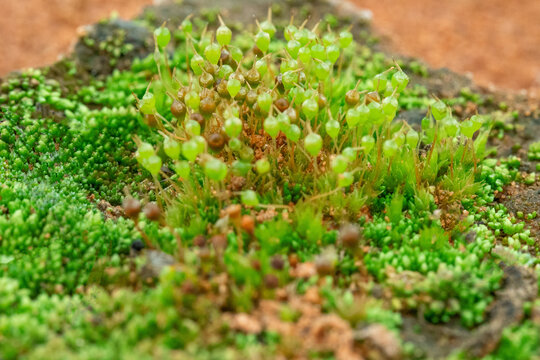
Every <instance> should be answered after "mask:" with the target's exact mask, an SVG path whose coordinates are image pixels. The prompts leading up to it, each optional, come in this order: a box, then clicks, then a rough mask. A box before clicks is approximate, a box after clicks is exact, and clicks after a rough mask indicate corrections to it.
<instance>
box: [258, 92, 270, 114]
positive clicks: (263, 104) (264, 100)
mask: <svg viewBox="0 0 540 360" xmlns="http://www.w3.org/2000/svg"><path fill="white" fill-rule="evenodd" d="M257 104H258V105H259V108H260V109H261V111H262V112H264V113H269V112H270V107H271V106H272V95H270V94H269V93H262V94H259V96H258V97H257Z"/></svg>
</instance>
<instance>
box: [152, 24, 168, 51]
mask: <svg viewBox="0 0 540 360" xmlns="http://www.w3.org/2000/svg"><path fill="white" fill-rule="evenodd" d="M154 36H155V38H156V42H157V44H158V46H159V47H160V48H162V49H163V48H164V47H166V46H167V45H168V44H169V41H171V32H170V31H169V29H168V28H166V27H165V26H162V27H159V28H157V29H156V30H154Z"/></svg>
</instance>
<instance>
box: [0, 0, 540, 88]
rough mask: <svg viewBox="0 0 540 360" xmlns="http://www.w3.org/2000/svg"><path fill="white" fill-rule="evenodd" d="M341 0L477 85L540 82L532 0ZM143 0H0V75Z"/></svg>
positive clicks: (400, 42)
mask: <svg viewBox="0 0 540 360" xmlns="http://www.w3.org/2000/svg"><path fill="white" fill-rule="evenodd" d="M201 1H202V2H204V0H201ZM239 1H240V0H239ZM246 1H248V0H246ZM348 1H350V2H352V3H354V4H355V5H357V6H358V7H359V8H363V9H369V10H370V11H371V12H372V14H373V25H374V29H375V32H376V33H377V34H378V35H380V36H381V37H382V39H383V44H384V46H385V47H386V48H387V49H389V50H391V51H393V52H399V53H403V54H406V55H411V56H415V57H418V58H420V59H422V60H424V61H425V62H426V63H428V64H429V65H431V66H434V67H449V68H450V69H452V70H454V71H457V72H460V73H472V74H474V79H475V81H477V82H478V83H479V84H482V85H490V84H494V85H496V86H498V87H501V88H506V89H513V90H520V89H529V90H534V89H536V91H537V90H538V89H540V0H520V1H507V0H506V1H504V0H408V1H396V0H377V1H367V0H348ZM151 3H152V0H19V1H13V0H0V8H1V9H2V12H3V16H2V21H1V22H0V48H1V49H2V50H3V51H2V53H3V56H1V57H0V76H2V75H5V74H7V73H8V72H10V71H12V70H16V69H20V68H25V67H30V66H42V65H46V64H50V63H52V62H54V61H56V60H57V58H58V56H59V55H60V54H62V53H65V52H67V51H69V48H70V45H71V44H72V43H73V42H74V41H75V40H76V29H77V27H79V26H80V25H85V24H91V23H94V22H96V21H98V20H99V19H101V18H104V17H107V16H109V15H110V14H111V12H112V11H116V12H118V13H119V15H120V16H121V17H124V18H131V17H134V16H135V15H137V14H138V13H140V11H141V10H142V8H143V7H144V6H145V5H149V4H151Z"/></svg>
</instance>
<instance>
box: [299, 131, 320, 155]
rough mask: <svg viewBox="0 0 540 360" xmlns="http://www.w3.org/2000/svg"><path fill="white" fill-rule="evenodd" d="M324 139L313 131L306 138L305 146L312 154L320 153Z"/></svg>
mask: <svg viewBox="0 0 540 360" xmlns="http://www.w3.org/2000/svg"><path fill="white" fill-rule="evenodd" d="M322 145H323V141H322V138H321V136H320V135H319V134H316V133H311V134H309V135H308V136H306V138H305V139H304V148H305V149H306V151H307V152H308V153H309V154H310V155H311V156H317V155H319V152H320V151H321V149H322Z"/></svg>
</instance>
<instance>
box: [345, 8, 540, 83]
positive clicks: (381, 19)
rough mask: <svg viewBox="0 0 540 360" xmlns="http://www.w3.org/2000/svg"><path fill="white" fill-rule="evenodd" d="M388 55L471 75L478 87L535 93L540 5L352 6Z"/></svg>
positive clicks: (539, 63)
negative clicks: (365, 13) (363, 13)
mask: <svg viewBox="0 0 540 360" xmlns="http://www.w3.org/2000/svg"><path fill="white" fill-rule="evenodd" d="M351 1H352V2H353V3H354V4H356V5H357V6H358V7H361V8H365V9H369V10H370V11H371V12H372V13H373V26H374V28H375V32H376V33H378V34H379V35H381V36H382V38H383V44H384V45H385V46H386V47H387V48H388V49H389V50H391V51H393V52H398V53H401V54H405V55H409V56H414V57H417V58H420V59H423V60H424V61H426V62H427V63H428V64H429V65H430V66H432V67H448V68H450V69H451V70H453V71H456V72H459V73H466V72H470V73H472V74H474V81H475V82H476V83H478V84H480V85H485V86H486V85H490V84H494V85H496V86H497V87H500V88H506V89H513V90H518V89H528V90H530V91H531V92H535V93H536V94H539V93H540V21H538V19H540V2H539V1H538V0H522V1H519V5H518V4H517V3H515V2H513V1H505V0H476V1H470V0H453V1H435V0H413V1H393V0H379V1H367V0H351Z"/></svg>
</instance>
